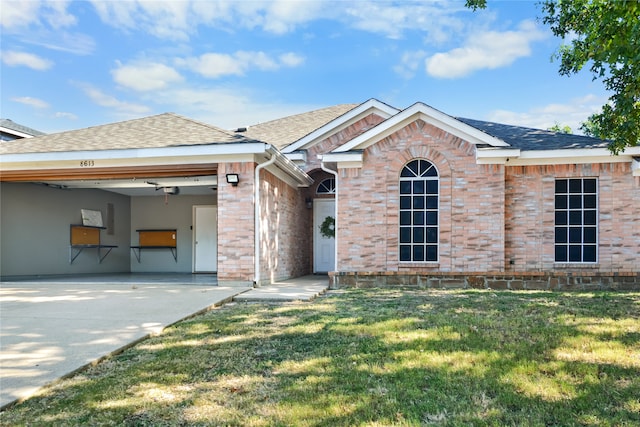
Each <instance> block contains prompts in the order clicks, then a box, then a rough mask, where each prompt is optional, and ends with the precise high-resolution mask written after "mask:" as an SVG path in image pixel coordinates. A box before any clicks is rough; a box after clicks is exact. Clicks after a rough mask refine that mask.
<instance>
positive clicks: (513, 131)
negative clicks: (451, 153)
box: [456, 117, 609, 151]
mask: <svg viewBox="0 0 640 427" xmlns="http://www.w3.org/2000/svg"><path fill="white" fill-rule="evenodd" d="M456 119H457V120H459V121H461V122H463V123H466V124H468V125H469V126H473V127H474V128H476V129H478V130H481V131H483V132H484V133H486V134H488V135H491V136H493V137H494V138H498V139H501V140H503V141H504V142H506V143H507V144H509V145H510V146H512V147H513V148H519V149H521V150H524V151H536V150H568V149H580V148H606V147H607V146H608V144H609V142H608V141H605V140H602V139H598V138H592V137H589V136H583V135H573V134H567V133H561V132H552V131H549V130H542V129H532V128H527V127H521V126H512V125H505V124H501V123H493V122H485V121H481V120H473V119H466V118H461V117H456Z"/></svg>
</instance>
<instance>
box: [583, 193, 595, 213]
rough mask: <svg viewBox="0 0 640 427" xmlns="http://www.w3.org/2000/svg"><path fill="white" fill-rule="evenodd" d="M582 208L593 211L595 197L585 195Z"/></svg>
mask: <svg viewBox="0 0 640 427" xmlns="http://www.w3.org/2000/svg"><path fill="white" fill-rule="evenodd" d="M584 207H585V208H587V209H595V208H596V195H595V194H587V195H586V196H584Z"/></svg>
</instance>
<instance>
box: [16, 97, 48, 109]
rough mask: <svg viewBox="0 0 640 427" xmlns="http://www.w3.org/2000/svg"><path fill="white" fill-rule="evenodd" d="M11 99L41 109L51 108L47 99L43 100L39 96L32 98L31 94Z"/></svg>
mask: <svg viewBox="0 0 640 427" xmlns="http://www.w3.org/2000/svg"><path fill="white" fill-rule="evenodd" d="M11 100H12V101H15V102H19V103H20V104H24V105H28V106H30V107H33V108H37V109H39V110H44V109H46V108H49V104H48V103H47V102H46V101H43V100H41V99H38V98H32V97H30V96H19V97H15V98H11Z"/></svg>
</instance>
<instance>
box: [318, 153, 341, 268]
mask: <svg viewBox="0 0 640 427" xmlns="http://www.w3.org/2000/svg"><path fill="white" fill-rule="evenodd" d="M320 169H322V170H323V171H325V172H327V173H330V174H331V175H333V177H334V178H335V180H336V185H335V190H336V191H335V193H334V199H333V201H334V203H335V211H334V215H333V218H334V221H335V222H334V230H335V232H334V234H333V243H334V244H335V248H334V260H333V263H334V269H333V271H338V231H339V229H338V224H339V222H338V212H339V211H338V197H339V196H340V193H339V192H338V177H339V174H338V172H337V171H335V170H333V169H329V168H328V167H327V165H325V164H324V162H321V163H320ZM314 249H315V248H314ZM314 257H315V254H314ZM314 268H315V261H314Z"/></svg>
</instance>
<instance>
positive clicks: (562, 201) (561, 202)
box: [400, 186, 568, 209]
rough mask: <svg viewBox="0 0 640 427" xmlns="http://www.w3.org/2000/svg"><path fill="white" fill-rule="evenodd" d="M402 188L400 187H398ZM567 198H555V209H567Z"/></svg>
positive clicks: (562, 196)
mask: <svg viewBox="0 0 640 427" xmlns="http://www.w3.org/2000/svg"><path fill="white" fill-rule="evenodd" d="M400 187H402V186H400ZM567 206H568V203H567V196H564V195H561V196H556V209H567Z"/></svg>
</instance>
